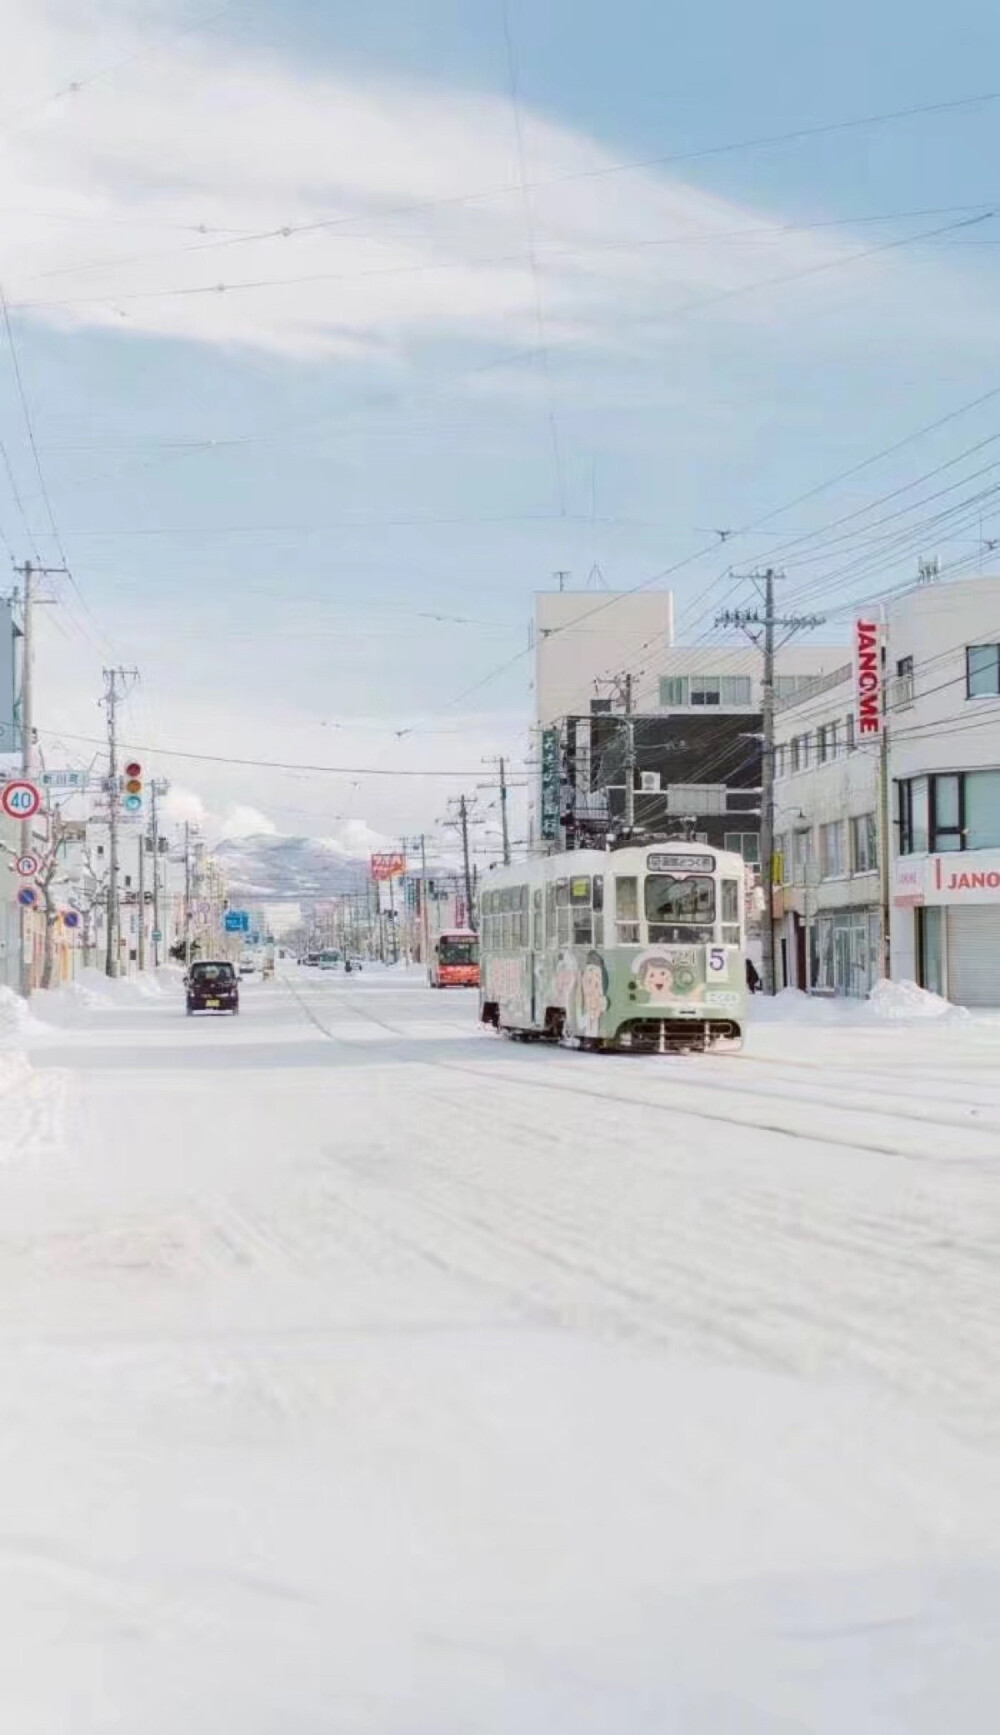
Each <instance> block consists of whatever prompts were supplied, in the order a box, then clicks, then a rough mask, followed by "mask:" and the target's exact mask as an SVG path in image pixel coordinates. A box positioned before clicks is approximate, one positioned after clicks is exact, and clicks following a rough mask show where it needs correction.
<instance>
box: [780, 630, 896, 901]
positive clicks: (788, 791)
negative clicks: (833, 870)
mask: <svg viewBox="0 0 1000 1735" xmlns="http://www.w3.org/2000/svg"><path fill="white" fill-rule="evenodd" d="M842 655H843V653H842V652H841V656H842ZM853 703H854V685H853V681H852V680H851V679H850V678H848V679H846V680H843V681H841V682H839V683H838V684H837V685H836V686H834V687H831V688H830V689H829V690H828V691H827V692H825V693H823V694H820V695H819V696H813V697H812V698H810V697H808V696H805V697H803V698H802V699H801V700H800V701H798V703H796V704H793V705H789V706H787V707H782V709H781V710H780V711H779V712H778V715H777V717H776V719H775V742H776V744H777V745H783V746H784V747H785V749H786V755H785V757H786V764H787V761H788V757H789V755H788V747H789V744H790V742H791V740H792V738H793V736H796V735H803V734H805V733H806V731H808V732H809V735H810V738H811V739H810V763H809V766H808V768H807V769H806V770H803V771H798V772H789V773H788V775H786V776H784V777H781V778H778V779H777V780H776V782H775V791H774V808H775V812H774V829H775V834H776V836H779V837H781V838H782V839H786V840H787V847H786V861H785V882H786V885H787V886H788V888H789V889H788V891H787V893H786V898H785V902H786V907H788V908H790V909H797V910H798V911H799V912H800V914H804V913H805V899H804V888H802V887H796V886H795V885H794V883H793V881H792V878H791V875H792V871H793V869H792V859H793V851H792V835H793V833H794V832H795V831H800V830H806V829H809V830H811V832H812V856H813V862H814V863H815V864H816V866H817V870H818V865H819V837H818V828H819V827H820V826H821V825H828V824H830V823H832V822H833V821H835V820H838V819H842V820H845V821H850V819H851V818H853V817H860V816H861V815H862V814H866V813H875V814H877V812H878V783H879V771H878V750H877V748H875V747H872V746H871V745H870V744H867V743H866V744H865V745H864V746H859V747H856V748H855V749H854V751H853V752H848V751H847V746H846V730H845V727H844V719H845V718H846V716H847V715H848V713H849V712H850V711H851V707H852V705H853ZM832 722H837V723H838V724H839V730H838V749H837V754H836V757H835V758H833V759H832V760H828V761H826V762H825V763H824V764H822V765H820V764H817V763H816V762H815V744H816V732H817V729H818V728H819V727H820V726H821V725H823V724H826V723H832ZM847 830H848V833H849V830H850V827H849V825H848V827H847ZM845 847H846V849H847V871H846V872H845V873H844V875H843V876H838V877H837V878H835V879H818V880H817V881H816V884H815V886H814V888H813V889H812V890H811V892H810V897H809V909H810V913H814V912H816V911H818V910H824V909H827V910H831V909H838V910H841V909H853V908H859V907H862V906H864V905H870V904H876V903H878V902H879V898H880V878H879V874H878V873H877V872H875V873H865V874H852V873H851V872H850V837H849V835H848V836H847V838H846V839H845Z"/></svg>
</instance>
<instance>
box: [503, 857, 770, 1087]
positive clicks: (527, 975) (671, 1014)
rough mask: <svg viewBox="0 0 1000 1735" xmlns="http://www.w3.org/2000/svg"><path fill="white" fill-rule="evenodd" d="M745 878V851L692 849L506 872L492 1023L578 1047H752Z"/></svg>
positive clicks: (537, 864)
mask: <svg viewBox="0 0 1000 1735" xmlns="http://www.w3.org/2000/svg"><path fill="white" fill-rule="evenodd" d="M745 874H746V869H745V864H744V862H743V859H742V857H741V856H738V855H733V854H731V853H729V852H728V851H724V850H715V849H710V848H708V847H701V846H698V845H692V844H689V843H660V844H656V845H650V846H648V847H639V846H637V845H634V844H633V845H629V846H627V847H624V848H617V849H611V850H574V851H572V852H570V853H566V854H561V855H550V856H542V857H539V858H537V859H536V860H535V861H533V862H530V863H528V864H526V865H524V866H522V867H509V868H501V869H498V870H496V871H495V872H494V873H492V874H491V875H490V877H489V879H488V880H487V882H486V886H485V888H484V891H483V894H482V900H481V909H480V940H481V968H480V991H479V1006H480V1018H481V1020H482V1022H483V1023H484V1024H491V1025H493V1026H494V1027H495V1028H496V1029H498V1030H500V1031H504V1032H506V1033H508V1034H510V1035H511V1036H522V1037H525V1038H528V1037H534V1038H547V1039H548V1040H550V1041H556V1042H558V1041H563V1042H571V1043H572V1044H573V1046H576V1047H587V1048H606V1049H631V1050H645V1051H647V1052H656V1053H664V1052H667V1051H669V1050H690V1049H709V1048H738V1047H739V1046H740V1045H741V1043H742V1039H743V1029H744V1025H745V1022H746V1008H747V985H746V942H745V926H744V908H745V883H746V881H745Z"/></svg>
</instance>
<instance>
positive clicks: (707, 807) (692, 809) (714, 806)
mask: <svg viewBox="0 0 1000 1735" xmlns="http://www.w3.org/2000/svg"><path fill="white" fill-rule="evenodd" d="M727 794H728V791H727V789H726V785H725V784H724V783H672V784H671V785H670V787H669V789H668V790H667V812H668V813H669V814H670V815H671V816H674V817H677V818H686V817H687V816H688V815H690V814H695V813H704V814H720V813H725V811H726V796H727Z"/></svg>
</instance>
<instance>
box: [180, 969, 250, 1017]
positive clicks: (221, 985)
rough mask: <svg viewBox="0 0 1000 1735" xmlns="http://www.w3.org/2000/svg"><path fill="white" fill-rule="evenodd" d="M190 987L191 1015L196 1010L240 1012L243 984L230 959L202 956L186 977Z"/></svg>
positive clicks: (188, 1003)
mask: <svg viewBox="0 0 1000 1735" xmlns="http://www.w3.org/2000/svg"><path fill="white" fill-rule="evenodd" d="M184 986H185V988H186V989H187V1009H188V1016H189V1017H190V1015H191V1013H192V1012H238V1011H239V1009H240V985H239V983H238V981H237V980H236V971H235V970H234V969H233V966H232V965H231V964H229V963H226V962H220V963H211V962H209V961H208V960H203V959H201V958H199V960H198V962H197V964H192V965H191V968H190V970H189V971H188V973H187V975H186V976H185V978H184Z"/></svg>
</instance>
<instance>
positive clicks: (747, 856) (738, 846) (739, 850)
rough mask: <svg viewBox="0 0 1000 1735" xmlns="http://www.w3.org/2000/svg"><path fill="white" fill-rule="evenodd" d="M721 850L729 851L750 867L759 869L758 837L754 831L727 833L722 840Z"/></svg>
mask: <svg viewBox="0 0 1000 1735" xmlns="http://www.w3.org/2000/svg"><path fill="white" fill-rule="evenodd" d="M722 847H723V849H731V850H732V852H733V854H734V855H741V856H742V857H743V860H744V861H745V862H749V863H750V865H751V867H760V835H759V833H758V832H756V831H727V832H726V834H725V837H724V839H723V845H722Z"/></svg>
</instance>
